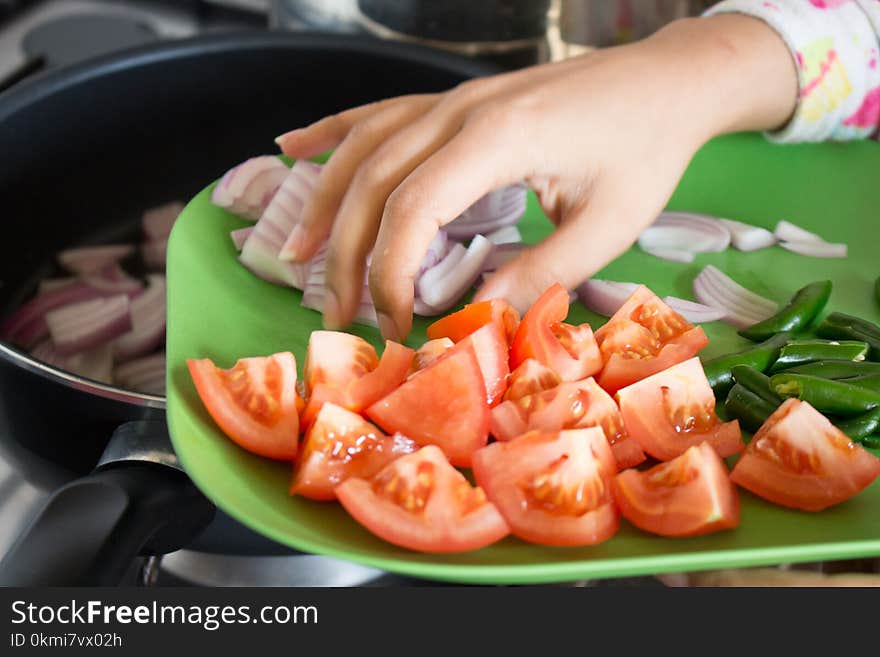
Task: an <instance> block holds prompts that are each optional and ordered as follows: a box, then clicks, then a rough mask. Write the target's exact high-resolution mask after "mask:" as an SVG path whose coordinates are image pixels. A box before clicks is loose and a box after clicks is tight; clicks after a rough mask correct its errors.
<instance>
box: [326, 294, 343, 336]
mask: <svg viewBox="0 0 880 657" xmlns="http://www.w3.org/2000/svg"><path fill="white" fill-rule="evenodd" d="M340 314H341V313H340V311H339V299H337V298H336V293H335V292H333V290H331V289H329V288H327V289H326V290H324V328H325V329H328V330H330V331H338V330H339V329H341V328H342V321H341V320H340Z"/></svg>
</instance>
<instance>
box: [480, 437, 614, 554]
mask: <svg viewBox="0 0 880 657" xmlns="http://www.w3.org/2000/svg"><path fill="white" fill-rule="evenodd" d="M616 472H617V468H616V466H615V463H614V456H613V455H612V454H611V448H610V447H608V441H607V440H605V435H604V434H603V433H602V430H601V429H599V428H596V427H594V428H591V429H574V430H569V431H559V432H550V433H546V432H541V431H533V432H531V433H528V434H526V435H524V436H521V437H520V438H517V439H516V440H514V441H512V442H508V443H492V444H491V445H488V446H487V447H484V448H483V449H481V450H479V451H478V452H477V453H476V454H474V476H475V477H476V480H477V484H479V486H480V487H481V488H482V489H483V490H485V491H486V497H488V498H489V500H490V501H491V502H493V503H494V504H495V506H496V507H498V510H499V511H500V512H501V515H502V516H504V519H505V520H507V523H508V524H509V525H510V530H511V532H512V533H513V534H515V535H516V536H519V537H520V538H522V539H524V540H526V541H530V542H532V543H540V544H543V545H593V544H595V543H601V542H602V541H604V540H606V539H608V538H610V537H611V536H613V535H614V532H616V531H617V527H618V522H619V521H618V514H617V509H616V507H615V505H614V500H613V498H612V494H611V482H612V479H613V477H614V475H615V473H616Z"/></svg>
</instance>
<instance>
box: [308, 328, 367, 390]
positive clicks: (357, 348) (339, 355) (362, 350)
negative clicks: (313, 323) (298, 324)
mask: <svg viewBox="0 0 880 657" xmlns="http://www.w3.org/2000/svg"><path fill="white" fill-rule="evenodd" d="M378 365H379V357H378V356H377V355H376V350H375V349H373V345H371V344H370V343H369V342H367V341H366V340H364V339H363V338H359V337H358V336H356V335H350V334H348V333H342V332H341V331H312V334H311V335H310V336H309V347H308V350H307V351H306V364H305V367H304V368H303V380H304V381H305V382H306V395H311V393H312V390H314V388H315V386H316V385H317V384H319V383H330V384H332V385H335V386H343V387H344V386H346V385H348V384H349V383H351V382H352V381H355V380H357V379H359V378H360V377H362V376H363V375H364V374H366V373H367V372H372V371H373V370H374V369H376V367H377V366H378Z"/></svg>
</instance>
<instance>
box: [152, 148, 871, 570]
mask: <svg viewBox="0 0 880 657" xmlns="http://www.w3.org/2000/svg"><path fill="white" fill-rule="evenodd" d="M210 189H211V187H208V188H207V189H205V190H204V191H203V192H201V193H200V194H199V195H198V196H196V197H195V198H194V199H193V200H192V201H191V202H190V203H189V205H188V206H187V208H186V209H185V210H184V212H183V214H182V215H181V216H180V219H179V220H178V222H177V225H176V227H175V228H174V232H173V234H172V236H171V240H170V244H169V251H168V345H167V354H168V423H169V427H170V430H171V435H172V439H173V442H174V448H175V450H176V451H177V454H178V455H179V457H180V459H181V461H182V463H183V465H184V467H185V468H186V470H187V472H188V473H189V475H190V476H191V477H192V479H193V480H194V481H195V482H196V484H197V485H198V486H199V487H200V488H201V489H202V490H203V491H204V492H205V494H206V495H207V496H208V497H209V498H210V499H212V500H213V501H214V502H215V503H216V504H217V506H218V507H220V508H221V509H223V510H224V511H225V512H227V513H228V514H229V515H231V516H232V517H234V518H236V519H237V520H238V521H240V522H241V523H243V524H244V525H247V526H248V527H251V528H252V529H254V530H256V531H258V532H261V533H263V534H265V535H267V536H269V537H271V538H273V539H275V540H277V541H279V542H281V543H284V544H286V545H289V546H291V547H293V548H298V549H300V550H303V551H306V552H314V553H320V554H325V555H329V556H333V557H339V558H342V559H348V560H351V561H356V562H360V563H363V564H368V565H370V566H375V567H377V568H381V569H385V570H388V571H392V572H398V573H403V574H408V575H413V576H417V577H426V578H433V579H441V580H452V581H459V582H474V583H496V584H516V583H538V582H555V581H566V580H575V579H583V578H601V577H618V576H632V575H646V574H654V573H662V572H674V571H684V570H698V569H707V568H720V567H725V568H730V567H739V566H756V565H768V564H775V563H787V562H798V561H814V560H829V559H842V558H855V557H866V556H880V481H878V482H875V483H874V485H872V486H871V487H870V488H869V489H868V490H866V491H864V492H863V493H862V494H860V495H858V496H857V497H855V498H853V499H852V500H850V501H848V502H846V503H844V504H841V505H839V506H837V507H835V508H832V509H828V510H826V511H823V512H821V513H818V514H811V513H806V512H798V511H792V510H787V509H784V508H781V507H777V506H773V505H771V504H769V503H766V502H764V501H762V500H760V499H758V498H756V497H753V496H751V495H750V494H748V493H746V492H742V522H741V525H740V527H739V528H738V529H736V530H734V531H726V532H721V533H716V534H713V535H709V536H704V537H699V538H688V539H670V538H660V537H657V536H652V535H650V534H647V533H643V532H641V531H639V530H638V529H636V528H634V527H632V526H630V525H629V524H627V523H626V522H623V523H621V528H620V531H619V532H618V533H617V535H615V536H614V538H612V539H611V540H609V541H607V542H605V543H603V544H601V545H597V546H592V547H582V548H551V547H542V546H536V545H531V544H529V543H526V542H524V541H521V540H519V539H517V538H512V537H511V538H507V539H505V540H503V541H501V542H500V543H497V544H496V545H493V546H491V547H488V548H485V549H482V550H478V551H474V552H469V553H465V554H459V555H444V556H437V555H428V554H420V553H416V552H410V551H408V550H404V549H401V548H397V547H395V546H393V545H390V544H388V543H385V542H384V541H382V540H380V539H378V538H376V537H375V536H373V535H372V534H370V533H368V532H367V531H366V530H365V529H363V528H362V527H360V526H359V525H358V524H357V523H356V522H355V521H354V520H352V519H351V518H350V517H349V516H348V515H347V514H346V512H345V511H344V510H343V509H342V507H341V506H339V505H337V504H333V503H329V504H328V503H318V502H311V501H309V500H306V499H303V498H299V497H290V496H289V495H288V494H287V489H288V484H289V480H290V474H291V472H290V466H289V465H285V464H281V463H276V462H271V461H268V460H265V459H262V458H259V457H256V456H252V455H250V454H248V453H247V452H245V451H244V450H242V449H240V448H239V447H237V446H236V445H235V444H233V443H232V442H231V441H230V440H228V439H227V438H225V437H224V436H223V434H221V432H220V431H219V430H218V428H217V427H216V425H215V424H214V423H213V421H212V420H211V418H210V417H209V415H208V414H207V412H206V411H205V409H204V408H203V406H202V404H201V403H200V401H199V398H198V396H197V394H196V391H195V388H194V386H193V384H192V382H191V380H190V378H189V375H188V372H187V369H186V362H185V361H186V359H187V358H205V357H208V358H211V359H213V360H214V362H215V363H217V364H218V365H220V366H223V367H229V366H231V365H232V364H233V363H234V362H235V360H236V359H237V358H239V357H243V356H258V355H268V354H271V353H273V352H277V351H283V350H290V351H292V352H293V353H294V354H295V355H296V358H297V361H298V363H299V364H300V369H301V368H302V364H303V362H304V358H305V351H306V345H307V342H308V338H309V333H310V332H311V331H313V330H315V329H318V328H320V327H321V318H320V316H319V314H318V313H316V312H314V311H311V310H307V309H304V308H301V307H300V305H299V302H300V296H301V295H300V293H299V292H296V291H294V290H290V289H283V288H280V287H276V286H273V285H270V284H268V283H265V282H263V281H261V280H258V279H257V278H256V277H254V276H252V275H251V274H250V273H248V272H247V271H246V270H245V269H244V268H243V267H242V266H241V265H240V264H239V263H238V261H237V259H236V252H235V250H234V249H233V246H232V242H231V241H230V239H229V232H230V231H231V230H233V229H235V228H239V227H241V226H244V225H246V224H245V223H244V222H242V221H241V220H240V219H237V218H236V217H234V216H232V215H230V214H228V213H226V212H224V211H223V210H221V209H219V208H216V207H214V206H212V205H211V203H210V201H209V199H210ZM632 193H633V194H638V190H637V189H634V190H632ZM669 207H670V208H671V209H681V210H694V211H699V212H706V213H710V214H714V215H720V216H724V217H729V218H733V219H740V220H742V221H747V222H750V223H754V224H758V225H762V226H766V227H768V228H772V227H773V226H775V224H776V222H777V221H779V220H780V219H788V220H790V221H793V222H795V223H796V224H798V225H800V226H803V227H805V228H807V229H809V230H813V231H816V232H818V233H819V234H820V235H822V236H824V237H825V238H826V239H828V240H830V241H840V242H846V243H847V244H848V245H849V253H850V255H849V258H848V259H845V260H823V259H815V258H808V257H803V256H798V255H795V254H793V253H789V252H788V251H785V250H784V249H782V248H780V247H773V248H770V249H765V250H762V251H757V252H753V253H740V252H737V251H734V250H732V249H731V250H728V251H726V252H724V253H713V254H706V255H701V256H698V257H697V259H696V262H694V263H693V264H677V263H671V262H667V261H663V260H659V259H657V258H653V257H651V256H649V255H647V254H645V253H642V252H641V251H639V250H638V248H637V247H633V248H632V249H630V251H629V252H627V253H625V254H624V255H623V256H621V257H620V258H618V259H617V260H615V261H614V262H612V263H611V264H609V265H608V266H607V267H606V268H605V269H604V270H603V271H601V272H599V274H598V275H597V276H598V277H602V278H607V279H611V280H621V281H638V282H642V283H645V284H647V285H649V286H650V287H651V289H652V290H654V291H655V292H656V293H657V294H658V295H659V296H661V297H662V296H665V295H675V296H679V297H685V298H693V297H692V293H691V281H692V280H693V278H694V276H695V275H696V274H697V272H698V271H699V270H700V269H701V268H702V267H703V266H705V265H707V264H710V263H711V264H713V265H716V266H717V267H718V268H720V269H721V270H722V271H724V272H726V273H728V274H729V275H731V276H732V277H733V278H734V279H736V280H737V281H739V282H740V283H742V284H743V285H745V286H746V287H748V288H750V289H752V290H754V291H756V292H758V293H759V294H762V295H765V296H767V297H770V298H772V299H776V300H778V301H784V300H786V299H787V298H788V297H789V296H790V295H791V294H792V293H793V292H794V291H795V290H796V289H798V288H799V287H801V286H802V285H804V284H806V283H808V282H811V281H814V280H816V279H820V278H822V279H824V278H828V279H832V280H833V281H834V292H833V294H832V296H831V301H830V303H829V308H830V309H834V310H840V311H843V312H847V313H852V314H856V315H860V316H862V317H865V318H867V319H870V320H872V321H875V322H877V321H880V311H878V308H877V306H876V304H875V302H874V300H873V296H872V294H873V293H872V289H873V288H872V285H873V281H874V279H876V277H877V276H878V275H880V264H878V252H880V237H878V235H880V144H877V143H873V142H863V143H852V144H822V145H798V146H777V145H772V144H770V143H767V142H765V141H764V140H763V139H762V138H761V137H760V136H758V135H734V136H729V137H725V138H722V139H718V140H715V141H714V142H712V143H710V144H708V145H707V146H705V147H704V148H703V149H702V150H701V151H700V152H699V153H698V154H697V156H696V157H695V159H694V161H693V162H692V164H691V166H690V167H689V169H688V170H687V173H686V174H685V176H684V179H683V180H682V181H681V184H680V185H679V187H678V190H677V191H676V193H675V195H674V197H673V198H672V200H671V201H670V203H669ZM520 229H521V231H522V234H523V237H524V239H525V240H526V241H529V242H533V241H537V240H540V239H541V238H542V237H544V236H545V235H547V234H548V233H549V232H550V230H551V227H550V224H549V222H548V221H547V220H546V218H544V216H543V215H542V213H541V210H540V208H539V206H538V204H537V202H536V201H535V199H534V198H530V200H529V204H528V210H527V213H526V216H525V217H524V219H523V220H522V222H521V224H520ZM569 317H570V320H574V321H575V322H581V321H589V322H590V323H591V324H592V325H593V327H594V328H596V327H597V326H598V325H600V324H601V323H602V322H603V321H604V319H603V318H601V317H599V316H597V315H593V314H592V313H590V312H588V311H587V310H586V309H584V308H583V307H581V306H580V305H579V304H576V305H575V306H574V307H573V308H572V311H571V314H570V316H569ZM427 324H428V322H427V321H424V320H417V321H416V323H415V327H414V331H413V335H412V336H410V339H409V341H408V342H409V344H410V345H418V344H419V343H420V342H421V341H423V340H424V329H425V326H426V325H427ZM705 329H706V332H707V333H708V335H709V337H710V339H711V344H710V345H709V347H707V348H706V350H705V352H704V353H705V354H706V355H714V354H717V353H722V352H725V351H730V350H733V349H737V348H740V347H742V346H744V344H745V343H744V341H743V340H742V339H740V338H739V337H737V335H736V333H735V332H734V330H733V329H731V328H730V327H728V326H725V325H723V324H720V323H713V324H708V325H705ZM351 331H352V332H353V333H356V334H358V335H361V336H363V337H364V338H366V339H367V340H369V341H371V342H372V343H374V344H376V345H379V344H381V342H380V340H379V335H378V332H376V331H374V330H373V329H370V328H365V327H361V326H355V327H352V329H351Z"/></svg>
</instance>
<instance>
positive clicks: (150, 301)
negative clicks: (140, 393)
mask: <svg viewBox="0 0 880 657" xmlns="http://www.w3.org/2000/svg"><path fill="white" fill-rule="evenodd" d="M148 281H149V282H148V285H147V289H146V291H145V292H144V293H143V294H142V295H140V296H139V297H137V298H136V299H133V300H132V302H131V324H132V329H131V331H129V332H128V333H125V334H124V335H121V336H120V337H118V338H117V339H116V340H115V341H114V343H113V353H114V356H115V357H116V359H117V360H119V361H125V360H128V359H130V358H134V357H135V356H142V355H144V354H146V353H149V352H151V351H153V349H155V348H156V347H158V346H159V345H160V344H162V342H163V341H164V340H165V277H164V276H161V275H159V274H151V275H150V276H149V277H148Z"/></svg>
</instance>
